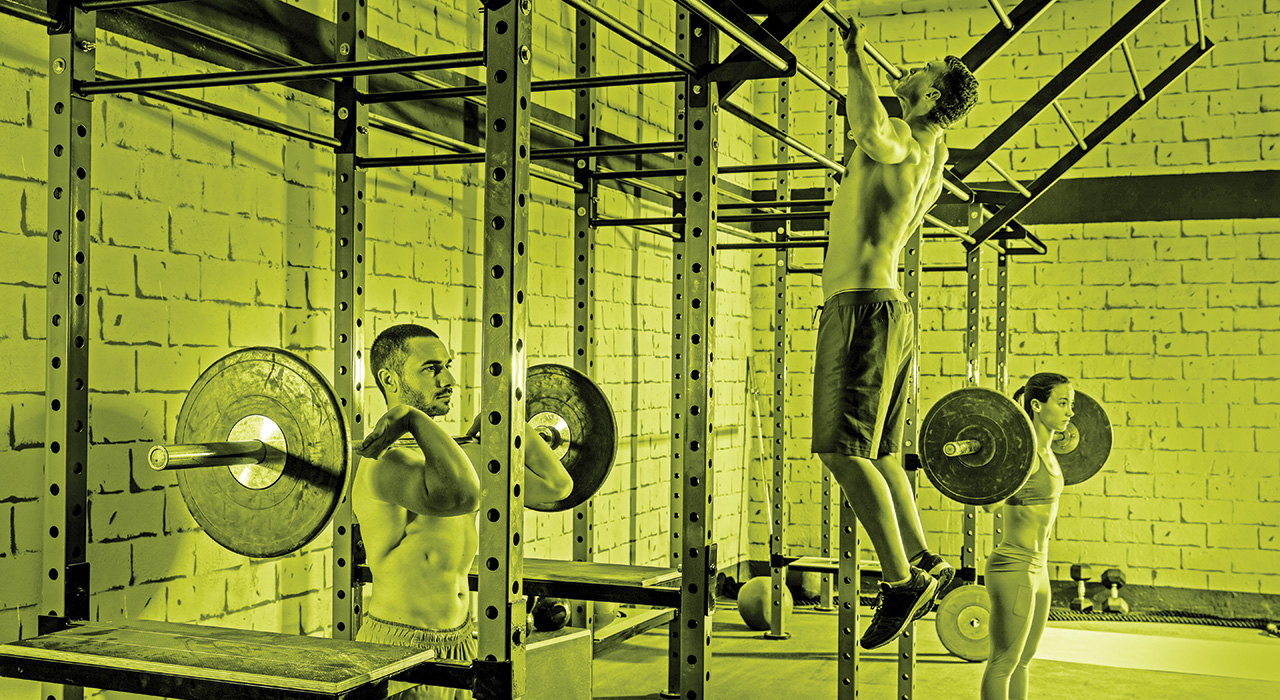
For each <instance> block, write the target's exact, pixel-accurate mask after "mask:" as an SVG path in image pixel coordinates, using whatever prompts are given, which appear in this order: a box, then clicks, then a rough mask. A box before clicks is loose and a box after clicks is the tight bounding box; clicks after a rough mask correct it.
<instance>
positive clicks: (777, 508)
mask: <svg viewBox="0 0 1280 700" xmlns="http://www.w3.org/2000/svg"><path fill="white" fill-rule="evenodd" d="M790 96H791V85H790V81H789V80H788V79H787V78H781V79H779V80H778V94H777V111H778V130H779V131H783V132H785V131H787V130H788V129H789V128H790V122H791V106H790V104H789V98H790ZM777 148H778V157H777V161H778V163H786V162H787V160H789V158H788V154H787V147H786V144H782V143H779V144H778V145H777ZM775 186H776V187H777V192H778V199H783V200H785V199H790V198H791V173H790V172H789V171H786V170H780V171H778V174H777V179H776V181H775ZM789 229H790V225H789V224H788V223H787V222H786V221H783V222H780V224H779V226H778V230H777V237H776V238H777V240H779V241H785V240H787V233H788V232H789ZM788 255H790V253H789V252H788V251H787V250H786V249H783V248H779V249H778V250H776V251H774V264H773V323H772V325H773V401H772V403H771V405H772V407H773V440H772V443H773V451H772V453H773V454H772V457H773V458H772V460H771V461H772V466H773V469H771V470H770V471H771V472H772V474H773V484H772V490H773V498H772V499H771V505H772V508H771V509H770V510H771V511H772V512H770V513H769V518H770V519H771V520H772V521H773V527H771V528H769V532H770V537H769V555H770V557H769V558H770V559H771V560H772V563H773V566H771V567H770V568H769V569H770V570H769V600H770V603H772V604H771V605H770V606H769V630H768V631H767V632H765V634H764V638H765V639H787V638H789V637H790V636H791V634H790V633H788V632H787V628H786V619H785V618H784V617H783V607H782V601H783V599H784V596H785V594H786V585H787V567H786V566H785V565H783V566H779V565H778V564H779V563H780V560H781V558H782V557H783V556H785V555H786V553H787V524H788V523H787V520H788V518H789V513H788V512H787V511H788V508H787V446H786V439H787V428H786V420H787V256H788ZM761 458H762V459H763V458H764V455H761ZM762 486H765V488H769V486H768V485H764V484H762Z"/></svg>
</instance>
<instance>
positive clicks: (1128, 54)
mask: <svg viewBox="0 0 1280 700" xmlns="http://www.w3.org/2000/svg"><path fill="white" fill-rule="evenodd" d="M1120 51H1121V52H1122V53H1123V54H1124V62H1125V64H1126V65H1127V66H1129V77H1130V78H1132V79H1133V88H1134V90H1136V91H1137V93H1138V99H1140V100H1145V99H1147V93H1146V91H1145V90H1143V89H1142V78H1141V77H1139V76H1138V66H1137V64H1135V63H1134V62H1133V51H1131V50H1129V40H1128V39H1125V40H1124V41H1122V42H1120Z"/></svg>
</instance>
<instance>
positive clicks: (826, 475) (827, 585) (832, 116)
mask: <svg viewBox="0 0 1280 700" xmlns="http://www.w3.org/2000/svg"><path fill="white" fill-rule="evenodd" d="M843 53H844V50H843V42H841V40H840V30H839V28H838V27H836V26H835V25H834V24H827V51H826V62H825V66H826V75H827V82H829V83H835V81H836V71H837V70H839V66H840V61H841V59H843V58H844V56H843ZM841 101H843V100H841ZM826 118H827V128H826V130H825V134H826V136H825V138H824V150H823V152H824V153H825V154H826V156H827V159H828V160H834V161H836V162H840V161H842V160H844V159H843V158H842V157H840V154H837V153H836V149H837V148H839V147H841V146H843V145H844V138H843V131H844V130H843V129H842V128H841V127H840V121H841V120H840V105H839V103H838V102H837V101H836V100H834V99H832V100H827V104H826ZM836 184H837V183H836V178H835V174H834V173H833V172H831V171H830V170H828V171H827V172H825V173H824V177H823V178H822V198H823V199H824V200H827V201H829V202H834V201H835V196H836ZM827 206H830V205H827ZM822 226H823V233H824V234H826V235H827V236H828V237H829V236H830V235H831V224H830V219H826V220H824V221H823V224H822ZM787 267H788V273H790V269H789V268H790V265H788V266H787ZM821 471H822V556H823V557H824V558H827V559H831V558H833V557H834V556H835V555H836V551H837V550H838V549H839V547H838V543H837V542H833V541H832V537H831V526H832V523H833V522H837V521H838V520H839V517H838V516H837V515H836V512H837V510H843V509H842V508H841V504H842V503H843V502H844V498H843V496H842V495H841V494H842V491H841V490H840V487H839V486H838V485H837V484H836V483H835V479H834V478H833V477H832V476H831V472H830V471H827V469H826V467H822V470H821ZM854 553H855V554H856V553H857V550H856V548H855V550H854ZM837 580H838V579H837ZM832 583H833V581H832V577H831V575H830V574H823V575H822V590H821V592H820V593H819V594H818V597H819V601H818V609H819V610H834V609H835V590H834V588H835V586H833V585H832ZM841 674H842V675H843V671H841Z"/></svg>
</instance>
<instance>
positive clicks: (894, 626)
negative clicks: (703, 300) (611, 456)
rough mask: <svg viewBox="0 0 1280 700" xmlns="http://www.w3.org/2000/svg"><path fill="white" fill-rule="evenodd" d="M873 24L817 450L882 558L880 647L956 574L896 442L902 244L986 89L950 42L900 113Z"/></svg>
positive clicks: (903, 341) (820, 363)
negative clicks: (931, 537)
mask: <svg viewBox="0 0 1280 700" xmlns="http://www.w3.org/2000/svg"><path fill="white" fill-rule="evenodd" d="M862 32H863V28H862V26H861V25H860V24H859V23H858V22H857V21H856V20H855V21H854V23H853V27H852V28H851V30H850V31H849V33H848V34H847V35H846V37H845V51H846V53H847V54H848V70H849V96H848V100H847V102H846V107H847V111H848V118H849V128H850V132H851V137H852V138H853V140H854V141H855V142H856V143H857V148H856V149H855V150H854V151H853V153H852V154H851V155H850V156H849V160H848V164H847V168H848V170H847V172H846V173H845V175H844V178H843V180H842V181H841V183H840V189H839V192H838V193H837V194H836V197H835V200H834V201H833V203H832V205H831V212H830V221H831V228H830V240H829V242H828V248H827V257H826V260H825V262H824V264H823V270H822V288H823V297H824V298H825V299H826V301H825V302H824V304H823V310H822V316H821V320H820V322H819V325H818V342H817V352H816V362H815V368H814V390H813V451H814V452H815V453H817V455H818V457H819V458H820V459H821V460H822V463H823V464H824V465H826V467H827V468H828V469H829V470H831V473H832V475H834V476H835V477H836V479H837V480H838V481H839V482H840V487H841V489H842V490H843V491H844V494H845V496H846V497H847V498H848V499H849V502H850V503H851V504H852V506H853V510H854V512H855V513H856V514H857V516H858V520H859V522H861V523H862V526H863V527H864V528H865V529H866V531H867V534H868V535H869V536H870V537H871V542H872V544H873V545H874V547H875V550H876V555H877V557H878V558H879V559H880V567H881V571H882V578H881V584H880V585H881V594H880V600H879V603H878V605H877V607H876V612H875V616H874V617H873V618H872V620H871V623H870V625H869V626H868V628H867V630H866V632H864V633H863V635H862V640H861V644H862V646H863V647H864V648H867V649H874V648H876V647H880V646H883V645H885V644H888V643H889V642H890V641H892V640H893V639H895V638H896V637H897V636H898V635H899V634H901V633H902V631H903V630H904V629H906V626H907V625H908V624H910V622H911V621H912V620H914V619H917V618H919V617H921V616H923V615H924V614H925V613H926V612H928V610H929V609H930V607H931V605H932V603H933V601H934V600H935V598H936V597H937V595H938V592H939V591H940V590H942V589H943V588H945V587H946V586H947V584H949V583H950V582H951V580H952V577H953V576H954V574H955V570H954V569H953V568H952V567H951V565H950V564H948V563H946V562H945V561H943V560H942V558H941V557H939V556H938V555H936V554H934V553H932V552H930V551H929V550H928V548H927V546H926V544H925V540H924V530H923V528H921V526H920V515H919V513H918V511H917V510H916V504H915V496H914V494H913V493H912V490H911V484H910V482H909V481H908V479H907V475H906V472H905V471H904V470H903V468H902V463H901V460H900V458H899V456H898V452H899V450H900V449H901V448H902V444H901V441H902V428H903V413H904V410H905V408H906V391H907V382H908V379H909V377H910V374H911V369H912V366H913V362H914V354H915V348H914V347H913V344H912V336H913V333H912V330H913V324H914V323H915V319H914V318H913V317H912V313H911V309H910V307H909V306H908V305H907V302H906V297H904V296H903V294H902V292H901V291H900V290H899V289H898V281H897V280H898V260H899V256H900V254H901V252H902V247H903V245H904V244H905V243H906V241H907V239H908V238H909V237H910V235H911V233H912V232H913V231H915V230H916V229H917V228H918V227H919V226H920V223H921V221H922V220H923V219H924V215H925V213H926V212H928V210H929V208H930V207H932V206H933V203H934V202H935V201H937V199H938V194H939V192H940V190H941V187H942V169H943V166H944V165H945V164H946V162H947V147H946V146H945V145H943V143H942V133H943V129H944V128H945V127H946V126H948V125H950V124H951V123H953V122H955V121H956V120H958V119H960V118H961V117H963V116H964V115H965V114H967V113H968V112H969V110H970V109H972V107H973V106H974V104H976V103H977V99H978V98H977V81H976V80H975V79H974V77H973V74H972V73H970V72H969V69H968V68H966V67H965V65H964V64H963V63H962V62H961V61H960V59H958V58H956V57H954V56H947V57H946V58H944V59H939V60H936V61H932V62H930V63H929V64H927V65H926V66H925V67H923V68H915V69H912V70H911V71H908V72H906V73H905V74H903V77H902V78H901V79H900V80H897V81H894V83H893V92H894V94H895V95H896V96H897V97H898V100H899V102H900V103H901V104H902V115H903V116H902V118H901V119H898V118H891V117H889V115H888V113H887V112H886V111H885V109H884V106H883V105H882V104H881V103H880V99H879V98H878V97H877V96H876V91H875V87H874V85H873V83H872V80H871V74H870V72H869V67H868V66H867V65H866V63H865V59H864V54H863V51H862V48H863V36H862ZM935 577H936V578H935Z"/></svg>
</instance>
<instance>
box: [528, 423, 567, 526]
mask: <svg viewBox="0 0 1280 700" xmlns="http://www.w3.org/2000/svg"><path fill="white" fill-rule="evenodd" d="M524 444H525V448H524V467H525V472H524V488H525V491H524V501H525V503H527V504H529V505H534V506H539V505H544V504H550V503H555V502H556V501H559V500H561V499H564V498H567V497H568V496H569V494H570V493H571V492H572V491H573V477H572V476H570V475H569V472H568V471H567V470H566V469H565V468H564V465H563V464H561V463H560V458H559V457H556V453H554V452H552V451H551V447H550V446H548V445H547V443H546V442H544V441H543V440H542V436H541V435H539V434H538V431H536V430H534V429H533V428H532V427H530V426H527V425H526V426H525V430H524Z"/></svg>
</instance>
